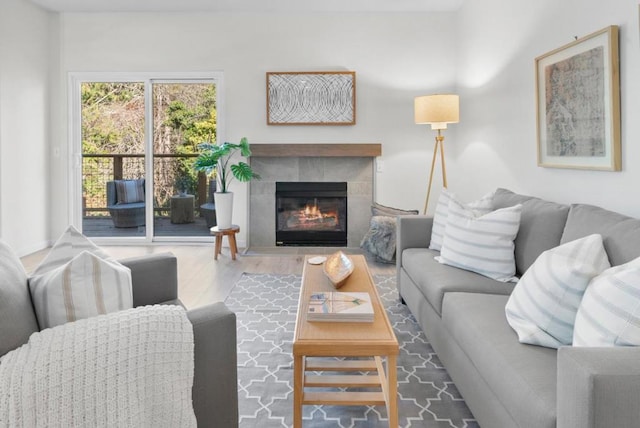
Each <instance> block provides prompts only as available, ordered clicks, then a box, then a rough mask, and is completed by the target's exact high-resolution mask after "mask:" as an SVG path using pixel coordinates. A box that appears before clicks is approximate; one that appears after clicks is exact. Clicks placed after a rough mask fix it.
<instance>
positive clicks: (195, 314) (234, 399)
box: [187, 302, 238, 428]
mask: <svg viewBox="0 0 640 428" xmlns="http://www.w3.org/2000/svg"><path fill="white" fill-rule="evenodd" d="M187 317H188V318H189V320H190V321H191V324H193V336H194V340H195V350H194V352H195V372H194V377H193V408H194V410H195V414H196V418H197V420H198V426H199V427H211V426H217V427H221V428H222V427H224V428H228V427H237V426H238V372H237V370H238V369H237V349H236V315H235V314H234V313H233V312H231V311H230V310H229V309H228V308H227V307H226V306H225V304H224V303H222V302H219V303H214V304H211V305H207V306H203V307H200V308H197V309H192V310H190V311H189V312H187Z"/></svg>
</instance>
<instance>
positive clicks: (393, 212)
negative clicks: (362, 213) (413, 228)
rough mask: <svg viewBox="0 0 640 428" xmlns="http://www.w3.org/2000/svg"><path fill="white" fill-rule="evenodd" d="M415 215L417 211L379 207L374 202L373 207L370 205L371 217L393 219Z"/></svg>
mask: <svg viewBox="0 0 640 428" xmlns="http://www.w3.org/2000/svg"><path fill="white" fill-rule="evenodd" d="M416 214H418V210H401V209H398V208H391V207H386V206H384V205H380V204H378V203H375V202H374V204H373V205H371V215H372V216H380V215H386V216H389V217H395V216H398V215H416Z"/></svg>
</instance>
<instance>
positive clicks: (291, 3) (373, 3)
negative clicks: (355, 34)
mask: <svg viewBox="0 0 640 428" xmlns="http://www.w3.org/2000/svg"><path fill="white" fill-rule="evenodd" d="M463 1H464V0H31V2H33V3H35V4H37V5H38V6H41V7H43V8H45V9H47V10H51V11H55V12H278V13H285V12H435V11H455V10H458V9H459V8H460V6H461V5H462V3H463Z"/></svg>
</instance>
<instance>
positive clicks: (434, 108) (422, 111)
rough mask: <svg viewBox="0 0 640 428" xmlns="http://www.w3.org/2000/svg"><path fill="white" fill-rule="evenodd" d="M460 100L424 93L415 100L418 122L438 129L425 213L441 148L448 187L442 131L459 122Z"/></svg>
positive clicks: (445, 182)
mask: <svg viewBox="0 0 640 428" xmlns="http://www.w3.org/2000/svg"><path fill="white" fill-rule="evenodd" d="M459 106H460V100H459V97H458V96H457V95H449V94H446V95H424V96H421V97H416V98H415V102H414V117H415V122H416V124H419V125H426V124H429V125H431V129H435V130H438V135H436V145H435V146H434V147H433V159H431V172H430V173H429V186H428V187H427V200H426V201H425V203H424V213H423V214H426V213H427V206H428V205H429V195H430V194H431V183H432V182H433V169H434V166H435V164H436V156H437V154H438V150H440V162H441V164H442V186H443V187H447V170H446V168H445V163H444V145H443V142H444V135H442V133H441V131H442V130H443V129H447V124H448V123H458V122H459V120H460V108H459Z"/></svg>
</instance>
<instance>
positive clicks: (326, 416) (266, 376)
mask: <svg viewBox="0 0 640 428" xmlns="http://www.w3.org/2000/svg"><path fill="white" fill-rule="evenodd" d="M300 281H301V277H300V276H299V275H272V274H246V273H245V274H243V276H242V278H240V280H239V281H238V283H237V284H236V285H235V286H234V288H233V289H232V290H231V294H230V295H229V297H228V298H227V299H226V304H227V306H229V308H230V309H231V310H233V311H234V312H235V313H236V315H237V325H238V399H239V413H240V427H241V428H248V427H260V428H271V427H273V428H275V427H291V426H292V425H293V388H292V386H293V381H292V379H293V370H292V368H293V359H292V353H291V347H292V341H293V330H294V325H295V319H296V310H297V305H298V293H299V289H300ZM374 281H375V283H376V285H377V287H378V292H379V294H380V297H381V298H382V301H383V304H384V306H385V308H386V310H387V314H388V316H389V320H390V322H391V325H392V326H393V328H394V331H395V334H396V337H397V338H398V342H399V343H400V355H399V357H398V417H399V421H400V426H401V427H438V428H440V427H470V428H471V427H479V425H478V424H477V423H476V421H475V420H474V419H473V415H472V414H471V412H470V411H469V409H468V408H467V406H466V404H465V402H464V400H463V399H462V397H461V396H460V394H459V393H458V390H457V389H456V387H455V385H454V384H453V382H452V381H451V379H450V378H449V375H448V374H447V372H446V371H445V369H444V368H443V367H442V364H441V363H440V361H439V360H438V357H437V355H436V354H435V352H434V351H433V348H432V347H431V345H430V344H429V342H428V341H427V338H426V337H425V335H424V333H423V332H422V330H421V329H420V327H419V326H418V324H417V322H416V320H415V318H414V317H413V316H412V315H411V314H410V312H409V310H408V309H407V308H406V307H405V306H404V305H402V304H401V303H400V302H399V300H398V292H397V290H396V284H395V276H382V275H376V276H374ZM387 423H388V422H387V414H386V409H385V408H384V406H346V407H343V406H304V407H303V426H304V427H305V428H309V427H314V428H319V427H322V428H331V427H340V428H351V427H353V428H363V427H366V428H374V427H387V426H388V425H387Z"/></svg>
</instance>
